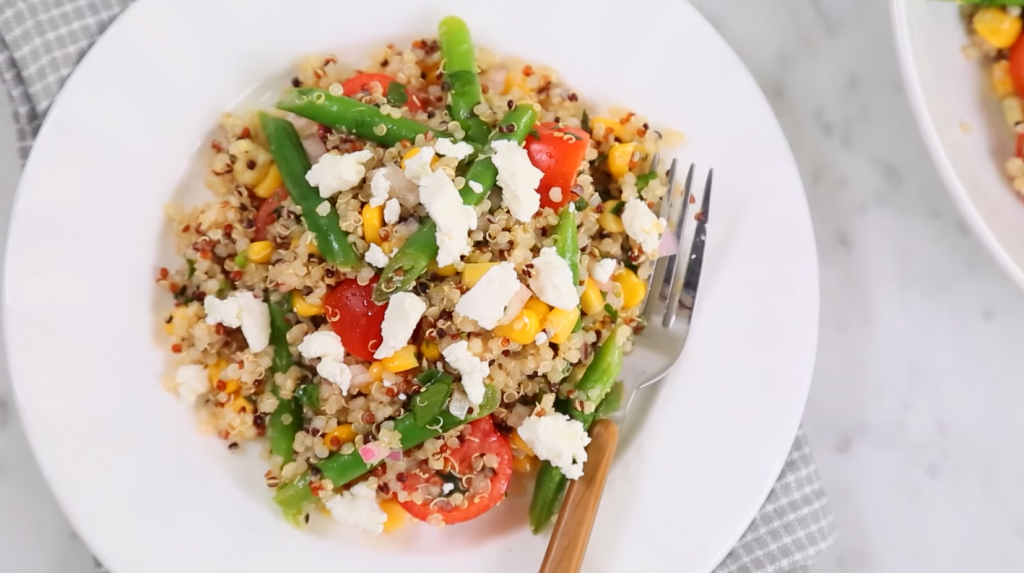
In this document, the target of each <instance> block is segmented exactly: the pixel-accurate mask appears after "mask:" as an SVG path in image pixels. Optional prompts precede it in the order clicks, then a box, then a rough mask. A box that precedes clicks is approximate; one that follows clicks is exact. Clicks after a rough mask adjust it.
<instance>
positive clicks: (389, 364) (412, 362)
mask: <svg viewBox="0 0 1024 573" xmlns="http://www.w3.org/2000/svg"><path fill="white" fill-rule="evenodd" d="M380 363H381V364H383V365H384V369H385V370H387V371H388V372H391V373H392V374H397V373H399V372H405V371H406V370H411V369H413V368H416V367H417V366H419V365H420V361H419V360H417V359H416V347H415V346H413V345H412V344H409V345H407V346H404V347H402V348H399V349H398V351H396V352H395V353H394V354H392V355H391V356H389V357H387V358H385V359H383V360H381V361H380Z"/></svg>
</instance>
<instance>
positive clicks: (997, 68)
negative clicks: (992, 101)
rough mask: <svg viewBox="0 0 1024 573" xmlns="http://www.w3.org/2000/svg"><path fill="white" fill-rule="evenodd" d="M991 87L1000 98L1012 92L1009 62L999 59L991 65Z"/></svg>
mask: <svg viewBox="0 0 1024 573" xmlns="http://www.w3.org/2000/svg"><path fill="white" fill-rule="evenodd" d="M992 89H993V90H994V91H995V92H996V95H997V96H998V97H1000V98H1004V97H1007V96H1009V95H1012V94H1013V91H1014V88H1013V78H1012V77H1010V62H1009V61H1007V60H1000V61H998V62H996V63H995V64H993V65H992Z"/></svg>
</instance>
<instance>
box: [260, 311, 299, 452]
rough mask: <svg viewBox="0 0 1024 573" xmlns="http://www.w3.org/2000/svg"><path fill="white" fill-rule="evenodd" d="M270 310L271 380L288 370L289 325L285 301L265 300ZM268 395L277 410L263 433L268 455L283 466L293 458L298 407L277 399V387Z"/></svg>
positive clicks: (289, 399) (294, 401)
mask: <svg viewBox="0 0 1024 573" xmlns="http://www.w3.org/2000/svg"><path fill="white" fill-rule="evenodd" d="M267 306H268V307H269V308H270V342H271V344H273V346H274V361H273V362H272V363H271V365H270V372H271V379H273V374H276V373H278V372H287V371H288V369H289V368H291V367H292V363H293V362H292V352H291V350H289V349H288V338H287V335H288V329H290V328H291V326H289V325H288V323H287V322H286V321H285V315H286V314H288V299H287V298H284V297H282V298H281V300H279V301H276V302H275V301H269V302H268V303H267ZM272 392H273V393H274V396H277V398H278V403H277V409H276V410H274V412H273V413H272V414H271V415H270V418H269V419H268V420H267V433H268V434H269V436H270V452H271V453H272V454H274V455H275V456H281V459H283V460H284V462H285V463H288V462H290V461H292V460H293V459H295V452H294V450H293V447H292V444H293V443H294V442H295V434H297V433H298V432H299V430H301V429H302V404H300V403H299V401H298V400H297V399H296V398H294V397H292V398H281V395H280V394H279V391H278V388H277V385H276V384H275V385H274V386H273V389H272Z"/></svg>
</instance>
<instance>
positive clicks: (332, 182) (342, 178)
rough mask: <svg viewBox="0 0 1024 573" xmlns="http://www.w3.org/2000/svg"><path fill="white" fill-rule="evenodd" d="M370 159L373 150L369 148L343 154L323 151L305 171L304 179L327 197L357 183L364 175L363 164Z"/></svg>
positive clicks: (346, 189)
mask: <svg viewBox="0 0 1024 573" xmlns="http://www.w3.org/2000/svg"><path fill="white" fill-rule="evenodd" d="M371 159H373V152H372V151H370V150H369V149H363V150H361V151H356V152H355V153H346V154H344V155H338V154H336V153H325V154H324V155H321V156H320V159H319V160H318V161H317V162H316V165H314V166H313V167H311V168H310V169H309V171H308V172H307V173H306V181H308V182H309V184H310V185H312V186H313V187H316V188H317V189H319V190H320V196H321V197H323V198H324V199H327V198H329V197H331V196H332V195H336V194H338V193H340V192H342V191H348V190H349V189H351V188H353V187H355V186H356V185H359V183H360V182H361V181H362V180H363V177H366V167H365V166H364V165H363V164H364V163H366V162H367V161H370V160H371Z"/></svg>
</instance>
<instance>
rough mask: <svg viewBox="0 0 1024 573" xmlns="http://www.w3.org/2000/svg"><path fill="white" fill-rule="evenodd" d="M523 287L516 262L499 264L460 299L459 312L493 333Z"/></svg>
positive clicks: (456, 310)
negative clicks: (513, 298)
mask: <svg viewBox="0 0 1024 573" xmlns="http://www.w3.org/2000/svg"><path fill="white" fill-rule="evenodd" d="M438 264H440V263H438ZM571 280H572V277H570V281H571ZM521 286H522V284H521V283H520V282H519V276H518V275H517V274H516V268H515V267H514V266H513V265H512V263H509V262H501V263H498V264H497V265H495V266H493V267H491V268H490V269H488V270H487V272H486V273H484V276H482V277H480V280H479V281H477V283H476V284H475V285H473V288H471V289H469V291H467V292H466V294H464V295H462V297H460V298H459V302H457V303H456V304H455V312H457V313H459V314H461V315H462V316H465V317H467V318H472V319H473V320H475V321H476V322H477V324H479V325H480V326H481V328H486V329H487V330H491V329H493V328H494V327H495V326H498V321H500V320H501V317H502V316H503V315H504V314H505V307H506V306H508V303H509V302H510V301H511V300H512V297H513V296H515V294H516V292H518V291H519V288H520V287H521Z"/></svg>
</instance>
